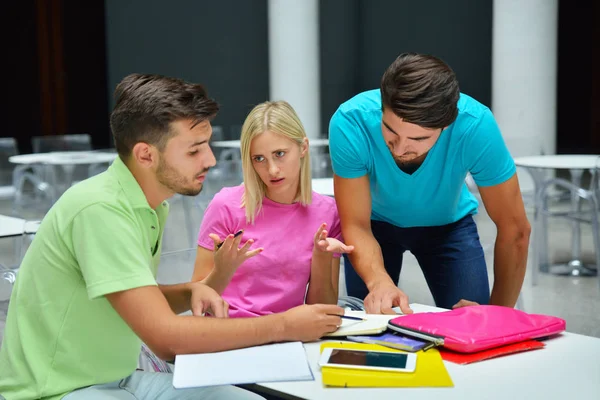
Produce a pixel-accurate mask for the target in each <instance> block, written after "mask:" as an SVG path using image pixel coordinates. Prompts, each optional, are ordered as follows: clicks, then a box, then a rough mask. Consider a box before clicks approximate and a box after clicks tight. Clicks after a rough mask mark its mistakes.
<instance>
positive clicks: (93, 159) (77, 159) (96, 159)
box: [8, 151, 117, 165]
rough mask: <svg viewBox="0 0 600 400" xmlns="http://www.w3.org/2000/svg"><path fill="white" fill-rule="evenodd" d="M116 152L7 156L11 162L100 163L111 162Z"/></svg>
mask: <svg viewBox="0 0 600 400" xmlns="http://www.w3.org/2000/svg"><path fill="white" fill-rule="evenodd" d="M115 158H117V153H106V152H99V151H54V152H50V153H33V154H19V155H16V156H12V157H9V158H8V161H10V162H11V163H13V164H50V165H76V164H102V163H108V162H112V161H113V160H114V159H115Z"/></svg>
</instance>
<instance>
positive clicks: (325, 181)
mask: <svg viewBox="0 0 600 400" xmlns="http://www.w3.org/2000/svg"><path fill="white" fill-rule="evenodd" d="M312 190H313V191H315V192H317V193H319V194H322V195H325V196H332V197H333V178H314V179H312Z"/></svg>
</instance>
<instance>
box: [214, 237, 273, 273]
mask: <svg viewBox="0 0 600 400" xmlns="http://www.w3.org/2000/svg"><path fill="white" fill-rule="evenodd" d="M208 236H209V237H210V238H211V239H212V240H213V242H214V244H215V247H214V253H215V254H214V260H215V269H218V270H220V271H223V272H228V273H230V274H233V273H234V272H235V270H237V269H238V267H239V266H240V265H242V263H243V262H244V261H246V260H247V259H249V258H251V257H254V256H255V255H257V254H259V253H260V252H261V251H263V248H262V247H260V248H258V249H254V250H249V249H250V246H252V243H254V240H252V239H249V240H248V241H247V242H246V243H244V245H243V246H242V247H241V248H240V241H241V239H242V237H241V235H240V236H238V237H234V236H233V235H228V236H227V237H226V238H225V240H224V241H223V242H221V238H219V236H218V235H216V234H214V233H211V234H210V235H208ZM221 243H222V244H221ZM219 245H221V247H220V248H219Z"/></svg>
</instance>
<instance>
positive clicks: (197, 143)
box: [189, 140, 208, 149]
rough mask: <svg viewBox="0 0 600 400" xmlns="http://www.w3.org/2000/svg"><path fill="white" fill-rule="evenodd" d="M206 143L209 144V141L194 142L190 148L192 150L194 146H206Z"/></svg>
mask: <svg viewBox="0 0 600 400" xmlns="http://www.w3.org/2000/svg"><path fill="white" fill-rule="evenodd" d="M204 143H208V140H201V141H198V142H194V143H192V144H191V145H190V147H189V148H190V149H191V148H192V147H194V146H200V145H202V144H204Z"/></svg>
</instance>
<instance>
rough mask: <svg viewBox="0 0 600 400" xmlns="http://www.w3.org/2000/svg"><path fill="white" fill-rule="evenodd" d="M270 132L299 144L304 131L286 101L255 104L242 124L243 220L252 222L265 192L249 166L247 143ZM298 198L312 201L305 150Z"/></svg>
mask: <svg viewBox="0 0 600 400" xmlns="http://www.w3.org/2000/svg"><path fill="white" fill-rule="evenodd" d="M266 131H270V132H273V133H277V134H279V135H283V136H285V137H287V138H288V139H291V140H293V141H294V142H296V143H297V144H298V146H301V145H302V143H303V141H304V138H306V132H305V131H304V126H302V122H300V118H298V114H296V111H294V109H293V108H292V106H290V105H289V104H288V103H287V102H285V101H266V102H264V103H261V104H259V105H257V106H256V107H254V108H253V109H252V111H250V114H248V116H247V117H246V120H245V121H244V125H243V126H242V135H241V138H240V147H241V152H242V170H243V173H244V196H243V197H242V207H244V208H245V210H246V221H248V223H251V224H254V219H255V218H256V216H257V215H258V213H259V212H260V210H261V208H262V201H263V198H264V197H265V194H266V185H265V184H264V182H263V181H262V180H261V179H260V176H258V173H257V172H256V171H255V170H254V166H253V165H252V156H251V154H250V144H251V143H252V140H253V139H254V138H255V137H256V136H258V135H260V134H262V133H263V132H266ZM299 183H300V184H299V186H300V187H299V190H298V192H299V193H298V194H299V200H300V202H301V203H302V205H305V206H306V205H308V204H310V203H311V201H312V183H311V176H310V156H309V152H308V151H307V152H306V154H305V155H304V157H303V158H302V160H301V162H300V182H299Z"/></svg>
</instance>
